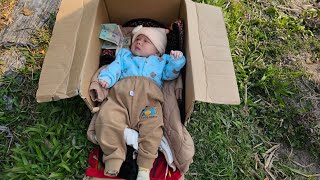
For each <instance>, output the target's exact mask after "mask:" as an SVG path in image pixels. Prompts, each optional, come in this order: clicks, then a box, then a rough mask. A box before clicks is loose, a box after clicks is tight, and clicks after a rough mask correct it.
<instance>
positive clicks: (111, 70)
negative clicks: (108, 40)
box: [98, 49, 123, 88]
mask: <svg viewBox="0 0 320 180" xmlns="http://www.w3.org/2000/svg"><path fill="white" fill-rule="evenodd" d="M122 54H123V50H122V49H121V50H120V51H119V53H118V54H117V56H116V59H115V60H114V61H113V62H112V63H111V64H110V65H109V66H108V67H106V68H104V69H102V70H101V71H100V74H99V76H98V80H104V81H106V82H107V83H108V84H109V86H108V88H111V87H112V86H113V85H114V84H115V83H116V82H117V81H118V80H119V78H120V75H121V70H122V60H121V59H122Z"/></svg>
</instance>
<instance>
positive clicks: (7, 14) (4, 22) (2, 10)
mask: <svg viewBox="0 0 320 180" xmlns="http://www.w3.org/2000/svg"><path fill="white" fill-rule="evenodd" d="M16 2H17V1H16V0H0V31H1V30H2V29H3V28H4V27H6V26H8V25H9V24H10V23H12V22H13V19H12V16H11V14H12V12H13V9H14V7H15V5H16Z"/></svg>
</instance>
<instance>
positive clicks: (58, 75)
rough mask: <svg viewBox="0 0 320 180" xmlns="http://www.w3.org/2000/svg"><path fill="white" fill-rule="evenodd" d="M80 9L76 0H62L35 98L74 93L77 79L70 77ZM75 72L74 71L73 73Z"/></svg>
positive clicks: (45, 99)
mask: <svg viewBox="0 0 320 180" xmlns="http://www.w3.org/2000/svg"><path fill="white" fill-rule="evenodd" d="M82 13H83V3H82V1H81V3H79V0H63V1H62V2H61V5H60V8H59V13H58V15H57V17H56V23H55V27H54V30H53V34H52V38H51V41H50V44H49V49H48V51H47V53H46V57H45V61H44V63H43V66H42V71H41V76H40V80H39V87H38V91H37V101H38V102H47V101H52V100H59V99H65V98H69V97H72V96H75V95H77V94H78V92H77V91H78V90H77V89H76V88H70V87H74V86H77V85H78V83H79V82H77V81H70V74H72V75H73V76H77V75H78V76H79V75H80V74H79V71H77V72H72V71H71V68H72V65H73V64H74V62H73V60H74V56H75V51H76V43H77V35H78V31H79V27H80V23H81V18H82ZM76 73H78V74H76Z"/></svg>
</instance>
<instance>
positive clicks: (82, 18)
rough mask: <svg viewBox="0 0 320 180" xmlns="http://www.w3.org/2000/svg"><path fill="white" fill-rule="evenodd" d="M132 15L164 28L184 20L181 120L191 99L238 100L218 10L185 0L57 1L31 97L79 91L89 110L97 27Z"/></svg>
mask: <svg viewBox="0 0 320 180" xmlns="http://www.w3.org/2000/svg"><path fill="white" fill-rule="evenodd" d="M155 7H163V8H155ZM137 12H139V13H137ZM135 18H150V19H154V20H157V21H159V22H161V23H163V24H165V25H168V26H169V25H170V23H172V22H174V21H175V20H176V19H182V20H183V21H184V24H185V56H186V58H187V64H186V74H185V77H186V78H185V82H184V83H185V92H186V93H185V94H186V95H185V108H186V113H187V114H186V118H188V117H189V115H190V114H191V113H192V110H193V104H194V101H203V102H209V103H218V104H239V103H240V98H239V94H238V87H237V83H236V78H235V73H234V67H233V63H232V58H231V53H230V49H229V43H228V36H227V31H226V28H225V24H224V20H223V14H222V11H221V9H220V8H218V7H214V6H210V5H205V4H199V3H194V2H192V1H191V0H161V1H160V0H159V1H149V0H135V1H133V0H118V1H112V0H62V2H61V5H60V9H59V13H58V15H57V18H56V24H55V27H54V30H53V34H52V37H51V41H50V44H49V49H48V52H47V54H46V57H45V60H44V63H43V67H42V71H41V76H40V81H39V87H38V91H37V95H36V96H37V101H38V102H48V101H53V100H60V99H65V98H70V97H74V96H76V95H80V96H81V97H82V98H83V99H84V101H85V102H86V104H87V105H88V107H89V108H90V110H91V111H94V108H95V104H94V102H92V101H91V99H90V96H89V92H88V89H89V85H90V80H91V77H92V75H93V74H94V73H95V72H96V71H97V69H98V66H99V55H100V52H101V44H102V42H101V41H100V40H99V38H98V37H99V33H100V25H101V24H103V23H118V24H123V23H124V22H126V21H128V20H130V19H135Z"/></svg>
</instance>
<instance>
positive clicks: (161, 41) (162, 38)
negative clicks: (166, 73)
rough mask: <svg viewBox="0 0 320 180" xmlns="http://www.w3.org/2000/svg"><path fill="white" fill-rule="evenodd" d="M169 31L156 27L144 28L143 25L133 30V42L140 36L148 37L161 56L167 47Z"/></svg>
mask: <svg viewBox="0 0 320 180" xmlns="http://www.w3.org/2000/svg"><path fill="white" fill-rule="evenodd" d="M168 33H169V30H168V29H164V28H155V27H143V26H142V25H140V26H137V27H135V28H134V29H133V30H132V34H133V37H132V42H134V40H135V39H136V38H137V37H138V36H139V35H140V34H143V35H145V36H147V37H148V38H149V39H150V41H151V42H152V44H153V45H154V46H155V47H156V48H157V50H158V51H159V53H160V54H164V52H165V50H166V46H167V34H168Z"/></svg>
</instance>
